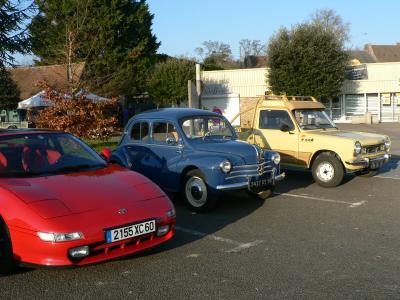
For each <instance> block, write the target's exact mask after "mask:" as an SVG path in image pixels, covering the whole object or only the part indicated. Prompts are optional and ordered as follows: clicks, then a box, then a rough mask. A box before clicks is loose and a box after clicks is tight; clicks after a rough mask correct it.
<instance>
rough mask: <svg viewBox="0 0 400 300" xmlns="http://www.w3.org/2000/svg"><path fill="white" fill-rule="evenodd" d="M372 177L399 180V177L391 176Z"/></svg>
mask: <svg viewBox="0 0 400 300" xmlns="http://www.w3.org/2000/svg"><path fill="white" fill-rule="evenodd" d="M374 177H378V178H385V179H394V180H400V177H393V176H384V175H375V176H374Z"/></svg>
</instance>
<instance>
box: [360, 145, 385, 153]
mask: <svg viewBox="0 0 400 300" xmlns="http://www.w3.org/2000/svg"><path fill="white" fill-rule="evenodd" d="M384 150H385V144H378V145H371V146H365V147H364V148H363V151H362V152H363V153H364V154H373V153H378V152H382V151H384Z"/></svg>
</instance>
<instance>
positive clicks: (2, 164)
mask: <svg viewBox="0 0 400 300" xmlns="http://www.w3.org/2000/svg"><path fill="white" fill-rule="evenodd" d="M7 165H8V162H7V158H6V157H5V156H4V154H3V153H1V152H0V172H4V171H6V170H7Z"/></svg>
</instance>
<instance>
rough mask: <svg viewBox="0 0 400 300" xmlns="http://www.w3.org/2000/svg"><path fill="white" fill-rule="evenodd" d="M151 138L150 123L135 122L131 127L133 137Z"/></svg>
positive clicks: (141, 139) (137, 139)
mask: <svg viewBox="0 0 400 300" xmlns="http://www.w3.org/2000/svg"><path fill="white" fill-rule="evenodd" d="M148 138H149V123H147V122H138V123H135V124H133V126H132V129H131V139H132V140H135V141H144V140H147V139H148Z"/></svg>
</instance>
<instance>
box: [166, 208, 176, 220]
mask: <svg viewBox="0 0 400 300" xmlns="http://www.w3.org/2000/svg"><path fill="white" fill-rule="evenodd" d="M167 217H168V218H172V217H175V208H171V209H170V210H169V211H167Z"/></svg>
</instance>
